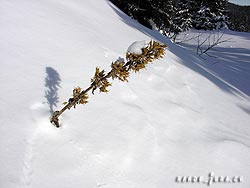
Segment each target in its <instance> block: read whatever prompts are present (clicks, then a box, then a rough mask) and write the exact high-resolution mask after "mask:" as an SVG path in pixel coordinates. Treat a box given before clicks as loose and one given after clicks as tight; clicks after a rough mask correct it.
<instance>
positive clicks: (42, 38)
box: [0, 0, 250, 188]
mask: <svg viewBox="0 0 250 188" xmlns="http://www.w3.org/2000/svg"><path fill="white" fill-rule="evenodd" d="M0 14H1V19H0V26H1V30H0V41H1V43H0V48H1V50H0V57H1V69H0V85H1V88H2V92H1V94H0V104H1V109H0V117H1V118H0V132H1V138H0V166H1V168H0V187H1V188H17V187H22V188H28V187H30V188H57V187H60V188H71V187H74V188H82V187H93V188H94V187H103V188H113V187H119V188H128V187H139V188H140V187H144V188H154V187H155V188H156V187H157V188H166V187H176V188H179V187H201V185H200V184H198V183H196V184H195V183H194V184H190V183H184V184H181V185H180V183H176V182H175V178H176V177H177V176H188V175H190V176H191V175H194V176H204V177H207V176H208V174H209V173H212V172H213V173H214V174H215V175H218V176H243V182H242V183H235V184H233V183H231V184H230V183H226V184H223V183H220V184H219V183H213V184H212V185H211V186H213V187H215V188H216V187H227V188H234V187H239V188H248V187H249V185H250V179H249V164H250V158H249V156H250V149H249V148H250V127H249V120H250V119H249V114H250V112H249V111H250V110H249V109H250V103H249V102H250V99H249V84H247V83H248V81H249V77H248V76H249V74H248V72H249V53H248V52H249V47H248V46H249V38H250V35H249V33H236V32H230V33H229V34H228V35H230V37H231V38H232V39H233V40H234V41H235V42H234V43H230V44H228V46H224V47H223V48H221V50H222V53H223V56H221V59H222V60H221V59H220V61H221V63H216V64H215V65H214V66H208V64H209V63H208V62H207V61H208V59H207V60H203V59H201V58H199V57H198V56H197V55H196V54H195V52H194V51H193V50H192V49H193V48H188V45H187V46H185V47H182V46H178V45H175V44H172V43H171V41H170V40H168V39H166V38H164V37H163V36H161V35H160V34H158V33H157V32H156V31H151V30H149V29H146V28H145V27H143V26H141V25H139V24H138V23H137V22H136V21H133V20H131V19H130V18H128V17H127V16H126V15H125V14H123V13H122V12H121V11H119V10H118V9H117V8H116V7H115V6H113V5H112V4H111V3H109V2H108V1H105V0H97V1H92V0H85V1H79V0H72V1H65V0H61V1H59V0H52V1H35V0H29V1H28V0H24V1H22V2H21V1H17V0H13V1H9V0H3V1H2V2H1V13H0ZM151 39H153V40H158V41H161V42H163V43H165V44H167V45H168V46H169V47H168V49H167V51H166V55H165V58H163V59H161V60H157V61H155V62H154V63H153V64H150V65H149V66H148V67H147V69H145V70H142V71H141V72H140V73H139V74H131V75H130V78H129V82H128V83H123V82H120V81H113V83H112V87H110V89H109V90H110V92H109V93H107V94H102V93H101V94H99V93H96V94H95V95H94V96H93V95H90V99H89V103H88V104H87V105H84V106H77V107H76V109H71V110H68V111H66V112H65V113H64V114H63V115H62V117H61V118H60V121H61V123H62V127H61V128H59V129H58V128H56V127H54V126H52V125H51V123H50V122H49V117H50V116H51V112H52V111H54V110H57V109H60V108H62V107H63V105H62V103H63V102H64V101H67V100H68V98H69V97H71V94H72V90H73V88H74V87H77V86H80V87H82V88H87V87H88V86H89V84H90V79H91V77H92V76H93V74H94V71H95V67H96V66H99V67H101V68H103V69H105V70H106V71H109V69H110V64H111V62H113V61H114V60H116V59H117V58H124V57H125V53H126V49H127V47H129V46H130V45H131V44H132V43H133V42H134V41H150V40H151ZM135 44H136V45H139V44H140V43H135ZM141 44H142V43H141ZM192 45H195V44H189V47H190V46H191V47H192ZM231 46H232V47H231ZM136 49H138V48H134V47H133V50H132V49H131V50H132V51H134V50H136ZM224 54H225V55H224ZM213 63H214V62H211V63H210V64H209V65H211V64H213ZM223 65H225V66H223ZM236 69H237V70H236ZM58 101H59V102H58ZM204 186H206V185H204Z"/></svg>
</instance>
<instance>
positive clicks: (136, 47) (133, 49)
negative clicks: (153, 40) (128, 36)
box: [127, 41, 148, 55]
mask: <svg viewBox="0 0 250 188" xmlns="http://www.w3.org/2000/svg"><path fill="white" fill-rule="evenodd" d="M147 43H148V42H146V41H135V42H133V43H132V44H131V45H130V46H129V47H128V50H127V52H129V53H132V54H137V55H140V54H142V50H141V49H142V48H144V47H146V45H147Z"/></svg>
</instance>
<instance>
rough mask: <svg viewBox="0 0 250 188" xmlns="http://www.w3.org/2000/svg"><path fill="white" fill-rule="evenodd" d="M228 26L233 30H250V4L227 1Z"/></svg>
mask: <svg viewBox="0 0 250 188" xmlns="http://www.w3.org/2000/svg"><path fill="white" fill-rule="evenodd" d="M228 9H229V13H228V15H229V21H230V25H229V28H230V29H232V30H234V31H243V32H250V6H239V5H235V4H233V3H228Z"/></svg>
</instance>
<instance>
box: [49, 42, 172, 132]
mask: <svg viewBox="0 0 250 188" xmlns="http://www.w3.org/2000/svg"><path fill="white" fill-rule="evenodd" d="M166 47H167V46H166V45H165V44H161V43H159V42H156V41H150V42H149V43H148V44H147V45H146V46H145V47H143V48H142V49H141V54H135V53H130V52H127V53H126V62H124V61H120V60H116V61H115V62H113V63H112V64H111V70H110V71H109V72H108V73H105V71H104V70H100V68H99V67H96V71H95V75H94V77H93V78H92V79H91V84H90V86H89V87H88V88H87V89H85V90H82V89H81V88H80V87H77V88H75V89H74V90H73V97H71V98H69V100H68V102H66V103H65V106H64V107H63V108H62V109H61V110H60V111H55V112H54V113H53V115H52V117H51V119H50V122H51V123H53V124H54V125H55V126H56V127H59V126H60V125H59V116H60V115H61V114H62V113H63V112H65V111H66V110H67V109H68V110H69V109H71V108H72V107H74V108H75V107H76V105H77V104H86V103H87V102H88V101H87V99H88V95H87V93H88V92H89V91H90V90H92V94H94V92H95V90H96V89H99V91H100V92H108V90H107V88H108V87H109V86H111V83H110V82H109V81H108V79H109V78H112V79H113V80H114V79H116V78H117V79H119V80H121V81H123V82H124V81H126V82H127V81H128V77H129V73H130V71H134V72H138V71H140V70H141V69H143V68H145V67H146V65H147V64H148V63H151V62H152V61H153V60H155V59H159V58H162V57H163V56H164V53H165V48H166Z"/></svg>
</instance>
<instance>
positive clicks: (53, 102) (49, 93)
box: [45, 67, 61, 115]
mask: <svg viewBox="0 0 250 188" xmlns="http://www.w3.org/2000/svg"><path fill="white" fill-rule="evenodd" d="M46 73H47V76H46V78H45V98H46V99H47V103H48V104H49V110H50V114H51V115H52V114H53V112H54V107H57V103H58V102H59V97H58V93H57V92H58V89H59V88H60V87H61V86H60V83H61V78H60V75H59V73H58V72H57V71H56V70H55V69H53V68H52V67H46Z"/></svg>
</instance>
